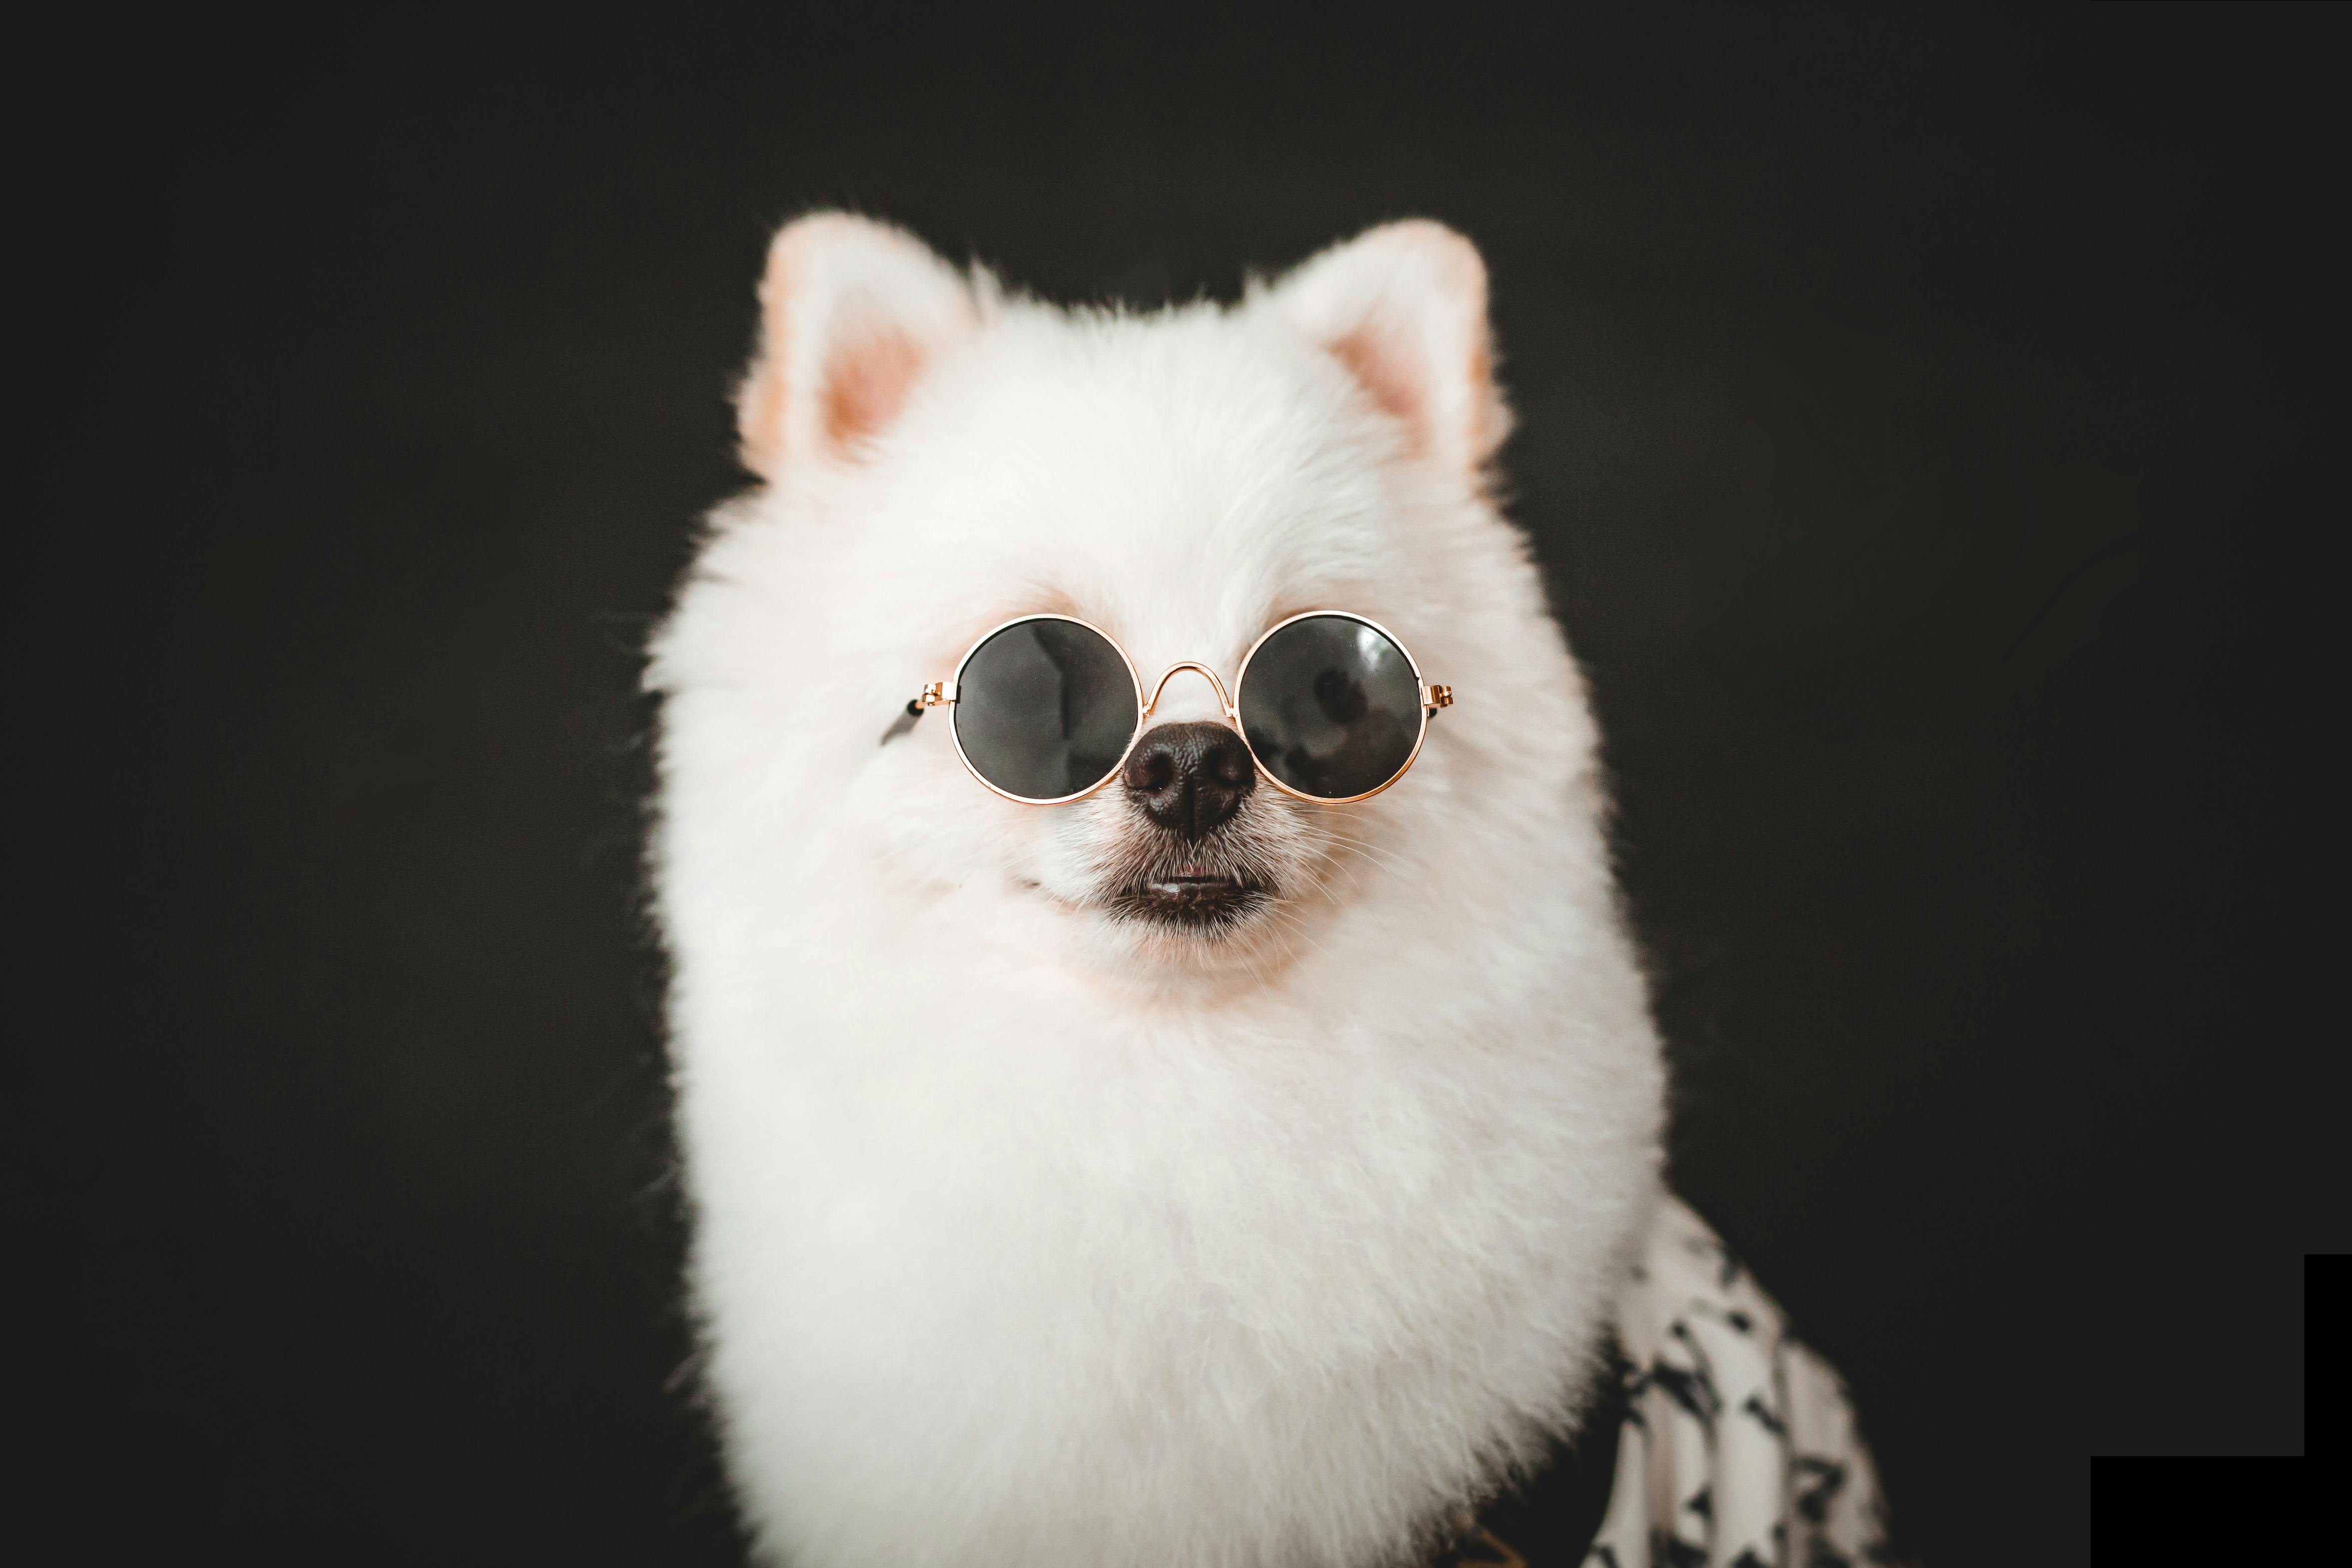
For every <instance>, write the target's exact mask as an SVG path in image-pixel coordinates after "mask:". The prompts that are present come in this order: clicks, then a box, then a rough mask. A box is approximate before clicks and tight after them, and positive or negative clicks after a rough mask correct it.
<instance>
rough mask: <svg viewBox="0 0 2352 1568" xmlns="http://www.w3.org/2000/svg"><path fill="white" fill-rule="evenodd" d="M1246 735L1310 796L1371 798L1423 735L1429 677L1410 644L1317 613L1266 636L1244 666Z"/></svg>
mask: <svg viewBox="0 0 2352 1568" xmlns="http://www.w3.org/2000/svg"><path fill="white" fill-rule="evenodd" d="M1240 706H1241V710H1242V733H1243V734H1244V736H1246V737H1247V738H1248V740H1249V743H1250V750H1252V751H1254V752H1256V753H1257V756H1258V761H1260V762H1262V763H1265V770H1266V772H1268V773H1272V774H1273V775H1274V776H1275V777H1276V778H1277V779H1279V780H1281V781H1282V782H1283V783H1284V784H1287V785H1289V786H1290V787H1291V788H1292V789H1295V790H1297V792H1298V793H1299V794H1301V795H1318V796H1320V797H1322V798H1323V799H1325V800H1346V799H1348V798H1349V797H1350V796H1354V795H1370V794H1371V792H1372V791H1374V790H1376V789H1379V788H1380V787H1381V785H1382V784H1387V783H1388V782H1389V781H1390V780H1391V779H1392V778H1394V777H1396V776H1397V774H1398V773H1401V772H1402V771H1403V768H1404V765H1405V763H1407V762H1409V761H1411V760H1412V749H1413V747H1414V746H1415V745H1416V744H1418V743H1419V742H1420V740H1421V725H1422V712H1421V683H1420V681H1418V680H1417V679H1414V677H1413V673H1412V661H1411V660H1409V659H1407V658H1405V656H1404V650H1403V649H1402V648H1401V647H1397V645H1396V644H1394V643H1392V642H1391V641H1390V640H1389V639H1388V638H1387V637H1383V636H1381V633H1380V632H1379V631H1378V630H1377V629H1375V628H1374V627H1371V626H1366V625H1365V624H1364V623H1363V622H1361V621H1357V620H1350V619H1349V618H1348V617H1347V616H1307V617H1306V618H1304V619H1302V620H1296V621H1293V622H1291V623H1290V624H1289V625H1288V626H1284V627H1283V628H1282V629H1281V630H1280V631H1277V632H1276V633H1275V634H1274V635H1273V636H1272V637H1268V638H1266V639H1265V643H1264V644H1263V645H1261V646H1260V647H1259V648H1258V650H1257V652H1256V653H1255V654H1253V655H1252V656H1251V657H1250V662H1249V668H1248V669H1247V670H1245V671H1244V672H1243V675H1242V689H1241V704H1240Z"/></svg>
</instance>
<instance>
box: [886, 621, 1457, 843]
mask: <svg viewBox="0 0 2352 1568" xmlns="http://www.w3.org/2000/svg"><path fill="white" fill-rule="evenodd" d="M1318 617H1328V618H1334V619H1338V620H1343V621H1355V622H1358V623H1360V625H1363V626H1370V627H1371V628H1372V630H1374V631H1376V632H1378V633H1380V634H1381V636H1382V637H1386V638H1387V639H1388V641H1389V645H1390V646H1391V647H1394V648H1395V649H1396V650H1397V652H1399V653H1401V654H1402V655H1404V662H1405V665H1406V667H1407V668H1410V669H1411V670H1412V679H1413V685H1414V687H1415V688H1416V689H1418V690H1419V691H1420V693H1421V728H1420V729H1419V731H1416V732H1415V733H1414V735H1413V738H1412V752H1409V753H1407V754H1406V756H1405V759H1404V761H1403V763H1401V764H1400V765H1399V766H1398V768H1397V771H1396V772H1395V773H1391V774H1390V775H1389V776H1388V778H1387V779H1386V780H1385V781H1383V782H1382V783H1381V786H1380V788H1379V789H1368V790H1366V791H1365V792H1364V793H1363V794H1361V795H1308V794H1307V793H1306V792H1305V791H1304V790H1296V789H1293V788H1291V787H1290V786H1289V785H1288V784H1285V783H1283V782H1282V781H1281V780H1280V779H1278V778H1276V777H1275V776H1274V773H1273V771H1272V770H1271V769H1269V768H1268V767H1267V766H1266V765H1265V760H1264V759H1263V758H1261V757H1260V756H1259V755H1258V754H1257V748H1256V747H1255V746H1253V745H1251V744H1250V738H1249V731H1246V730H1244V729H1243V728H1242V712H1241V707H1240V704H1239V703H1238V702H1237V701H1235V700H1234V695H1233V694H1229V693H1228V692H1227V691H1226V689H1225V683H1224V682H1223V680H1221V679H1218V678H1217V672H1216V671H1215V670H1213V669H1212V668H1209V667H1208V666H1207V665H1205V664H1202V663H1201V662H1199V661H1198V660H1196V659H1189V658H1188V659H1181V660H1179V661H1178V662H1177V663H1174V664H1171V665H1170V666H1169V667H1168V668H1166V669H1165V670H1163V671H1161V672H1160V679H1159V681H1158V682H1157V683H1156V684H1155V685H1154V686H1153V687H1152V689H1151V699H1150V701H1146V700H1144V696H1143V680H1142V678H1141V677H1140V676H1139V675H1137V673H1136V670H1135V660H1134V659H1132V658H1129V657H1128V652H1127V649H1125V648H1124V647H1120V646H1119V642H1118V638H1117V637H1113V636H1111V635H1110V634H1109V633H1108V632H1107V631H1105V630H1103V629H1102V628H1101V627H1100V626H1096V625H1095V624H1094V623H1093V622H1092V621H1085V620H1080V619H1079V618H1078V617H1077V616H1059V615H1035V616H1013V618H1012V619H1011V620H1009V621H1003V622H1000V623H998V624H997V625H995V626H991V627H989V628H988V630H986V631H984V632H982V633H981V634H980V636H979V637H977V638H976V639H974V640H973V642H972V645H971V647H968V648H966V649H964V652H963V657H962V658H960V659H958V660H957V661H956V679H954V680H934V681H931V682H930V683H929V684H928V685H926V686H925V687H924V688H923V689H922V691H921V693H920V694H919V696H917V697H916V698H915V700H913V701H911V702H909V703H908V704H907V711H908V714H910V715H912V716H914V717H917V718H919V717H921V715H922V710H924V709H926V708H949V707H952V706H954V704H955V700H956V692H957V689H958V685H959V683H960V682H961V679H963V671H964V666H966V665H968V664H970V663H971V656H972V655H974V654H976V653H978V652H979V651H980V650H981V649H982V647H984V646H986V644H987V643H988V641H989V639H990V638H992V637H995V636H996V635H997V634H998V633H999V632H1003V631H1006V630H1009V629H1011V628H1012V627H1013V626H1021V625H1023V624H1024V623H1025V622H1029V621H1067V622H1069V623H1070V624H1071V625H1072V626H1084V627H1086V628H1087V630H1088V631H1090V632H1092V633H1094V634H1095V636H1097V637H1100V638H1102V640H1103V641H1105V642H1106V643H1108V644H1109V645H1110V647H1111V651H1112V652H1114V653H1116V654H1118V658H1119V662H1120V663H1121V664H1124V665H1125V666H1127V678H1128V679H1129V680H1131V681H1133V682H1134V683H1135V713H1136V718H1135V732H1134V733H1133V734H1131V735H1129V737H1128V738H1127V744H1126V746H1124V747H1123V748H1121V750H1120V752H1119V753H1118V761H1117V762H1115V763H1112V764H1111V766H1110V771H1109V772H1108V773H1105V774H1103V776H1102V777H1101V778H1099V779H1097V780H1096V781H1095V782H1094V783H1093V784H1088V785H1087V787H1086V788H1084V789H1082V790H1080V791H1078V792H1077V793H1076V794H1075V795H1058V796H1056V797H1055V798H1054V799H1051V800H1038V799H1034V798H1033V797H1031V796H1029V795H1013V794H1012V793H1011V792H1009V791H1006V790H1002V789H999V788H997V787H996V785H994V784H991V783H989V781H988V780H987V779H986V778H985V777H984V776H982V773H981V771H980V770H979V769H978V768H976V767H973V766H972V765H971V758H970V757H968V756H966V755H965V754H964V750H963V738H962V737H961V736H960V735H958V734H956V732H955V725H954V723H953V721H952V720H950V723H949V725H948V734H949V736H950V738H951V739H952V740H953V741H954V742H955V752H956V760H957V761H958V762H961V763H963V768H964V772H966V773H970V774H971V776H972V777H973V778H974V779H977V780H979V782H980V784H981V787H982V788H983V789H985V790H987V791H988V792H989V793H990V794H992V795H1002V796H1003V798H1004V799H1006V800H1009V801H1012V802H1013V803H1014V804H1015V805H1069V804H1070V803H1071V802H1072V801H1074V800H1084V799H1086V797H1087V796H1088V795H1093V794H1094V793H1095V792H1096V791H1097V790H1099V789H1101V788H1102V787H1103V786H1104V785H1106V784H1109V783H1110V782H1111V780H1113V779H1115V778H1117V777H1118V775H1119V774H1120V773H1121V772H1123V771H1124V770H1125V769H1126V767H1127V759H1128V758H1129V756H1130V755H1132V754H1133V752H1134V751H1135V744H1136V742H1138V741H1140V740H1141V739H1143V736H1144V732H1145V731H1148V730H1149V729H1150V727H1151V715H1152V711H1153V710H1155V709H1157V708H1158V707H1159V706H1160V697H1161V695H1162V694H1163V693H1165V692H1166V691H1167V689H1168V683H1169V681H1171V680H1172V679H1175V678H1176V676H1177V674H1178V673H1179V672H1181V671H1183V670H1187V669H1189V670H1192V671H1193V672H1194V673H1195V674H1198V675H1199V676H1201V677H1202V679H1205V680H1207V681H1208V683H1209V686H1210V688H1211V689H1213V690H1214V691H1215V692H1216V694H1217V707H1218V709H1219V710H1221V711H1222V712H1223V714H1224V719H1225V723H1226V725H1227V726H1228V727H1229V728H1230V729H1232V731H1233V732H1234V734H1236V735H1238V736H1240V737H1241V742H1242V748H1243V749H1244V751H1246V752H1249V755H1250V765H1251V766H1253V767H1255V769H1256V770H1257V772H1258V776H1259V777H1261V778H1263V779H1265V782H1266V783H1268V784H1272V785H1273V786H1274V787H1275V788H1276V789H1278V790H1280V791H1281V792H1282V793H1283V794H1285V795H1289V796H1291V797H1292V798H1293V799H1296V800H1303V801H1308V802H1311V803H1313V804H1314V805H1353V804H1354V803H1355V802H1357V801H1360V800H1370V799H1371V798H1372V796H1374V795H1378V794H1380V793H1381V790H1384V789H1387V788H1388V787H1389V786H1390V785H1391V784H1395V783H1396V782H1397V780H1399V779H1401V778H1402V777H1404V775H1405V774H1406V773H1410V772H1412V764H1413V762H1414V761H1415V759H1417V758H1418V757H1419V756H1420V755H1421V748H1422V743H1423V742H1424V741H1426V740H1428V739H1429V717H1430V715H1431V714H1433V713H1434V712H1436V711H1437V710H1439V709H1441V708H1450V707H1452V706H1453V705H1454V689H1453V688H1452V687H1450V686H1433V685H1432V684H1430V682H1429V681H1427V680H1425V679H1423V678H1422V673H1421V665H1420V664H1419V663H1418V662H1417V661H1416V660H1415V659H1414V658H1413V657H1412V649H1411V648H1409V647H1405V646H1404V641H1403V639H1402V638H1401V637H1398V636H1397V635H1396V634H1395V633H1394V632H1391V630H1389V629H1388V627H1386V626H1382V625H1381V624H1380V622H1378V621H1376V620H1373V619H1372V618H1371V617H1370V616H1360V615H1357V614H1355V613H1354V612H1353V611H1350V610H1303V611H1301V612H1299V613H1298V614H1297V615H1295V616H1289V617H1288V618H1286V619H1284V620H1280V621H1277V622H1276V623H1275V624H1274V625H1273V626H1268V627H1266V628H1265V631H1263V632H1261V633H1260V634H1258V639H1257V641H1255V642H1254V643H1252V644H1250V647H1249V652H1247V653H1245V654H1244V655H1243V656H1242V667H1241V669H1240V671H1239V672H1238V673H1237V674H1235V675H1234V688H1233V689H1234V693H1238V692H1239V691H1240V690H1241V689H1242V683H1243V682H1244V681H1245V680H1247V679H1249V667H1250V660H1252V659H1254V658H1256V657H1257V650H1258V649H1260V648H1262V647H1265V644H1266V639H1267V638H1269V637H1273V636H1274V634H1275V633H1276V632H1278V631H1280V630H1282V628H1283V627H1285V626H1290V625H1292V624H1293V623H1295V622H1297V621H1307V620H1314V619H1317V618H1318ZM902 722H903V721H902ZM884 738H885V739H886V740H887V738H888V737H887V736H886V737H884Z"/></svg>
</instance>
